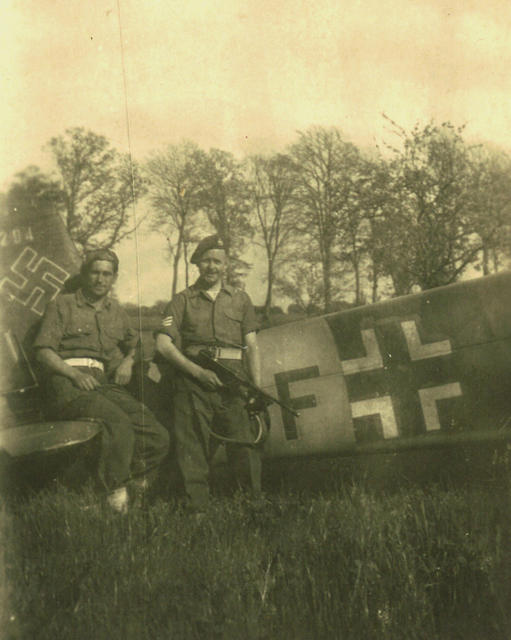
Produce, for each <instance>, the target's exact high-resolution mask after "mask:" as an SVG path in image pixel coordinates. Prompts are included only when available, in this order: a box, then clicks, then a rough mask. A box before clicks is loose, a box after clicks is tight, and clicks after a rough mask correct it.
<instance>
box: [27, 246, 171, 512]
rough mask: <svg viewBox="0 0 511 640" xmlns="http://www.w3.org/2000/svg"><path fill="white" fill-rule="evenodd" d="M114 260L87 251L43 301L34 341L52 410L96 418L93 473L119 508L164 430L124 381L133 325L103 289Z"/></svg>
mask: <svg viewBox="0 0 511 640" xmlns="http://www.w3.org/2000/svg"><path fill="white" fill-rule="evenodd" d="M118 268H119V261H118V258H117V256H116V255H115V253H114V252H113V251H110V250H109V249H98V250H96V251H92V252H90V253H89V254H88V255H87V257H86V258H85V261H84V262H83V265H82V268H81V279H80V282H81V287H80V288H78V289H77V290H76V292H74V293H67V294H62V295H60V296H58V297H57V299H56V300H54V301H52V302H50V303H49V304H48V307H47V309H46V313H45V315H44V318H43V321H42V324H41V327H40V330H39V332H38V335H37V337H36V340H35V342H34V348H35V350H36V358H37V360H38V362H39V363H40V364H41V365H42V366H43V367H44V368H45V369H46V370H48V371H49V374H50V375H49V376H48V377H47V379H46V380H45V382H46V393H47V406H48V409H49V411H50V413H51V414H52V415H53V417H58V418H59V419H69V420H73V419H76V418H95V419H97V420H100V421H101V422H102V424H103V429H102V436H101V450H100V459H99V467H98V471H99V479H100V481H101V484H102V485H103V487H104V489H106V491H107V502H108V504H109V505H110V506H111V507H112V508H113V509H115V510H116V511H120V512H126V511H127V509H128V503H129V493H128V485H129V486H130V487H131V488H132V489H133V492H134V493H135V494H140V493H141V492H143V491H144V490H145V489H147V487H148V486H149V484H150V481H151V480H152V479H153V478H154V476H155V475H156V472H157V469H158V466H159V464H160V462H161V461H162V460H163V458H164V457H165V455H166V454H167V451H168V433H167V431H166V429H165V428H164V427H162V426H161V425H160V423H159V422H158V421H157V420H156V418H155V417H154V416H153V414H152V413H151V412H150V411H149V410H148V409H147V408H146V407H145V406H144V405H142V404H141V403H140V402H138V401H137V400H136V399H135V398H134V397H133V396H131V395H130V394H129V393H128V392H127V391H126V389H125V388H124V385H126V384H128V382H129V381H130V379H131V374H132V369H133V362H134V358H135V350H136V346H137V344H138V333H137V332H136V331H135V330H134V329H133V328H131V326H130V322H129V319H128V316H127V314H126V313H125V311H124V310H123V309H122V308H121V307H120V305H119V304H118V302H116V301H115V300H114V299H113V298H111V297H109V293H110V291H111V289H112V287H113V285H114V283H115V281H116V279H117V272H118Z"/></svg>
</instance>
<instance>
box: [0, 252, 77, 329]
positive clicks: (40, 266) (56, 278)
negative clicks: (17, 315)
mask: <svg viewBox="0 0 511 640" xmlns="http://www.w3.org/2000/svg"><path fill="white" fill-rule="evenodd" d="M68 276H69V274H68V272H67V271H65V270H64V269H62V268H61V267H59V265H58V264H56V263H55V262H52V261H51V260H49V259H48V258H46V257H45V256H42V257H40V258H38V254H37V253H36V252H35V251H34V250H33V249H32V248H31V247H25V248H24V249H23V251H22V252H21V253H20V255H19V256H18V257H17V259H16V260H15V262H14V263H13V264H12V265H11V268H10V273H9V275H8V276H5V277H4V278H2V280H1V281H0V290H1V291H3V292H4V293H6V294H7V296H8V297H9V299H10V300H15V301H16V302H18V303H19V304H21V305H23V306H24V307H28V308H29V309H30V311H33V312H34V313H35V314H37V315H38V316H42V315H43V313H44V310H45V308H46V305H47V304H48V302H49V301H50V300H54V299H55V298H56V297H57V294H58V293H59V291H60V289H61V288H62V286H63V285H64V282H65V280H66V278H67V277H68Z"/></svg>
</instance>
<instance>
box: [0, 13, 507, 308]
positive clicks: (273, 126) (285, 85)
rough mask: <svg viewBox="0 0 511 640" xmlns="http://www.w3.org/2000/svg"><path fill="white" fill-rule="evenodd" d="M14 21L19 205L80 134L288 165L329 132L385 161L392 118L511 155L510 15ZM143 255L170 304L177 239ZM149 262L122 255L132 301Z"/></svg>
mask: <svg viewBox="0 0 511 640" xmlns="http://www.w3.org/2000/svg"><path fill="white" fill-rule="evenodd" d="M119 8H120V11H119V10H118V9H119ZM1 15H2V20H1V27H0V29H1V30H2V42H3V51H4V55H3V56H2V59H1V69H0V70H1V78H2V80H1V82H2V118H1V119H0V129H1V140H2V142H3V153H2V154H1V157H0V188H1V189H3V190H5V189H6V188H7V187H8V185H9V182H10V180H11V179H12V176H13V175H14V174H15V173H16V172H18V171H20V170H22V169H24V168H25V167H26V166H27V165H29V164H36V165H39V166H40V167H41V168H43V169H45V170H49V169H50V168H51V165H50V164H49V162H50V161H49V157H48V154H47V153H46V152H44V151H43V150H42V147H43V146H44V144H45V143H46V142H47V141H48V140H49V138H51V137H52V136H55V135H59V134H60V133H63V131H64V129H66V128H67V127H74V126H83V127H86V128H88V129H92V130H93V131H95V132H96V133H100V134H103V135H105V136H107V137H108V138H109V139H110V140H111V141H112V143H113V144H114V145H115V146H116V147H117V148H118V149H119V150H121V151H128V150H131V153H132V154H133V157H134V158H135V159H137V160H143V159H144V158H145V157H146V156H147V154H148V153H149V152H150V151H152V150H156V149H159V148H162V147H164V146H165V145H167V144H169V143H178V142H180V141H181V140H182V139H185V138H188V139H191V140H194V141H195V142H197V143H198V144H199V145H200V146H202V147H203V148H205V149H208V148H210V147H218V148H222V149H225V150H228V151H232V152H233V153H235V154H236V155H238V156H242V155H244V154H245V153H248V152H254V151H270V150H275V149H282V148H283V147H285V145H286V144H288V143H290V142H292V141H293V140H294V139H295V137H296V131H297V130H304V129H306V128H307V127H309V126H311V125H314V124H315V125H326V126H331V125H334V126H336V127H339V128H340V129H341V130H342V131H343V132H344V134H345V136H346V137H347V138H348V139H350V140H352V141H353V142H354V143H356V144H358V145H360V146H363V147H371V146H374V145H375V144H376V143H378V142H381V140H382V139H384V138H385V139H388V138H389V131H388V126H387V125H386V123H385V120H384V119H383V118H382V116H381V114H382V112H384V113H386V114H387V115H388V116H390V117H391V118H392V119H393V120H395V121H396V122H398V123H399V124H400V125H402V126H404V127H411V126H413V125H414V124H415V123H416V122H417V121H419V122H426V121H428V120H430V119H431V118H434V119H436V120H437V121H439V122H442V121H444V120H450V121H451V122H453V123H454V124H456V125H461V124H466V125H467V129H466V136H467V138H469V139H471V140H478V141H489V142H493V143H495V144H497V145H499V146H501V147H504V148H507V149H511V109H510V96H511V91H510V89H511V86H510V85H511V72H510V69H511V33H510V30H511V3H510V2H509V0H494V1H492V0H486V2H482V1H480V0H478V1H477V2H476V1H472V0H452V1H449V0H389V1H387V2H385V0H359V1H357V0H315V2H311V0H307V1H305V0H271V1H270V0H251V1H249V0H246V1H242V0H215V1H213V0H211V1H209V2H208V1H207V0H179V1H173V0H144V1H142V0H119V4H117V0H115V1H114V2H111V1H109V0H101V1H100V0H89V1H88V2H73V1H71V2H70V1H69V0H65V1H64V0H4V1H3V3H2V10H1ZM121 37H122V47H121ZM122 52H123V53H124V57H123V56H122ZM123 62H124V64H123ZM123 69H125V74H126V75H125V82H124V77H123ZM125 89H126V90H125ZM128 122H129V132H130V137H129V139H128V126H127V125H128ZM129 141H130V142H131V149H129ZM140 214H141V212H140ZM138 249H139V273H140V289H141V291H142V302H151V301H154V300H155V299H157V298H163V299H165V298H167V297H168V293H169V287H170V284H169V283H170V270H169V268H168V266H167V265H166V263H165V249H164V244H163V241H162V238H161V236H155V234H150V233H147V232H144V231H142V232H141V233H140V235H139V237H138ZM134 252H135V242H134V240H131V241H128V242H126V243H124V244H123V246H122V247H121V248H120V251H119V253H120V256H121V259H122V263H123V264H122V266H123V275H122V276H121V278H120V281H119V294H120V296H121V298H122V299H125V300H128V299H129V300H132V301H136V295H137V289H136V287H135V286H134V283H135V280H136V279H135V277H134V276H135V274H136V270H135V259H134ZM157 274H159V277H157ZM258 274H259V272H257V271H256V275H253V276H252V277H251V278H249V280H248V291H249V293H251V295H252V297H253V298H254V299H255V301H256V302H261V301H262V297H263V294H264V286H262V285H260V284H259V285H258V284H257V278H258V277H259V275H258ZM155 282H156V283H157V284H156V285H155Z"/></svg>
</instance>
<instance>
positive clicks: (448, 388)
mask: <svg viewBox="0 0 511 640" xmlns="http://www.w3.org/2000/svg"><path fill="white" fill-rule="evenodd" d="M461 395H462V392H461V386H460V383H459V382H452V383H450V384H442V385H440V386H438V387H430V388H429V389H419V398H420V401H421V407H422V413H423V415H424V421H425V423H426V430H427V431H435V430H437V429H440V427H441V425H440V419H439V417H438V407H437V404H436V402H437V400H444V399H445V398H455V397H457V396H461Z"/></svg>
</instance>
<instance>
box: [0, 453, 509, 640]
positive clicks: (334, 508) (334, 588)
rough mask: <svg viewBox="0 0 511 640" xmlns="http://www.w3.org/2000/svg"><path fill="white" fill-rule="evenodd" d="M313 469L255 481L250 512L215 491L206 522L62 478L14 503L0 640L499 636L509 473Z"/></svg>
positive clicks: (504, 600) (505, 631)
mask: <svg viewBox="0 0 511 640" xmlns="http://www.w3.org/2000/svg"><path fill="white" fill-rule="evenodd" d="M309 464H310V465H312V466H307V465H309ZM314 464H315V463H307V462H301V463H293V465H290V466H288V470H287V472H286V473H280V475H279V472H278V471H277V472H275V471H274V472H273V475H272V474H271V473H269V474H267V478H269V479H270V482H271V486H270V487H269V490H268V493H267V496H268V499H267V501H266V502H265V503H264V504H263V505H262V506H258V507H257V508H256V506H255V505H252V504H251V502H250V501H249V500H247V499H246V498H245V497H244V496H243V495H239V494H238V495H234V496H228V495H224V494H222V492H221V491H220V493H219V495H217V496H216V497H215V498H214V499H213V501H212V504H211V508H210V511H209V513H208V514H207V516H206V518H204V519H203V520H202V521H197V520H196V519H195V517H194V516H193V515H191V514H189V513H187V512H185V511H183V510H182V509H181V507H179V506H177V505H176V503H175V502H173V501H172V500H168V499H163V498H162V499H159V500H157V501H156V503H155V504H153V505H152V506H150V507H149V508H147V509H145V510H133V511H132V512H131V513H130V514H129V515H127V516H118V515H115V514H112V513H110V512H109V511H107V510H106V508H105V507H104V506H101V505H99V504H97V503H96V502H95V500H94V496H93V495H92V493H91V491H90V489H88V488H83V489H80V490H73V491H71V490H69V489H66V488H64V487H63V486H60V485H56V486H54V487H50V488H47V489H45V490H43V491H38V492H35V493H33V494H30V495H28V496H24V497H23V498H20V499H18V500H14V501H11V503H10V505H9V506H7V507H5V508H4V511H3V513H2V517H1V527H2V565H3V580H2V589H3V597H2V601H3V604H4V607H3V611H2V619H1V621H0V628H1V629H2V630H3V635H2V638H4V639H10V638H13V639H14V638H27V639H37V640H44V639H46V638H47V639H52V640H55V639H60V638H62V639H68V638H72V639H73V640H75V639H76V640H79V639H83V640H85V639H87V640H90V639H95V640H100V639H103V638H104V639H105V640H106V639H107V638H108V639H123V640H125V639H128V640H131V639H137V640H138V639H141V640H142V639H145V638H148V639H149V638H151V639H154V638H157V639H160V638H161V639H167V638H169V639H174V638H175V639H179V640H186V639H192V638H200V639H209V638H211V639H214V638H218V639H240V640H242V639H256V638H257V639H263V638H265V639H274V638H275V639H277V638H278V639H280V638H289V639H292V640H301V639H310V640H316V639H349V638H353V639H373V638H374V639H385V638H390V639H393V640H397V639H403V640H405V639H406V640H410V639H414V638H423V639H424V640H434V639H444V638H446V639H447V638H453V639H454V638H460V639H462V638H463V639H464V640H466V639H474V640H475V639H477V640H486V639H491V640H494V639H505V638H510V637H511V609H510V604H511V512H510V496H509V491H508V486H507V480H506V476H503V475H502V474H501V473H499V474H493V475H492V474H490V475H489V476H488V477H486V478H485V479H484V480H483V481H482V482H461V483H460V482H458V483H454V484H453V483H438V482H433V481H429V482H426V483H423V482H420V483H418V482H407V483H405V484H404V485H403V483H397V485H394V486H392V487H390V488H388V489H382V488H381V484H380V483H377V484H376V487H377V488H375V487H374V486H372V485H371V483H370V482H367V478H366V479H364V478H359V479H358V480H355V481H350V482H345V483H341V482H340V478H341V475H340V474H339V475H336V469H337V468H338V463H337V462H329V463H325V464H322V463H318V464H316V465H315V466H314ZM298 478H300V480H299V481H298V482H294V481H293V479H298ZM503 478H504V479H503ZM307 479H310V481H308V480H307ZM399 485H401V486H399ZM91 504H92V505H93V506H92V507H91V508H89V509H84V507H86V506H88V505H91Z"/></svg>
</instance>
